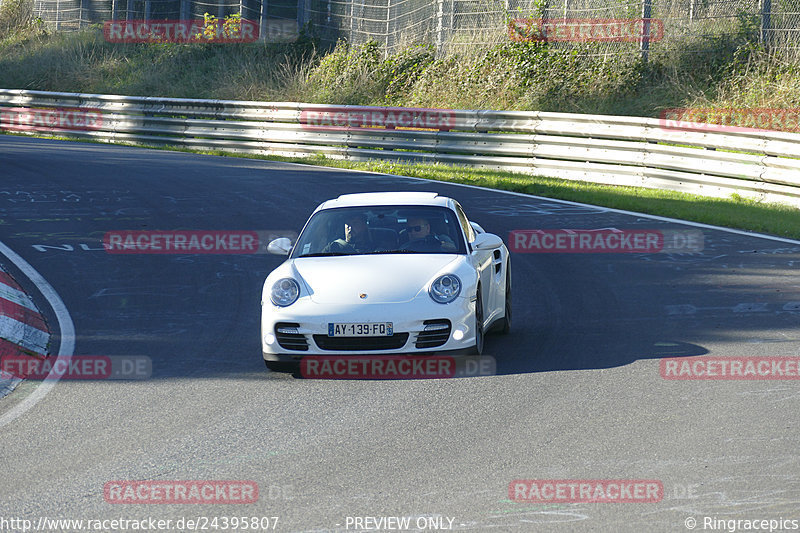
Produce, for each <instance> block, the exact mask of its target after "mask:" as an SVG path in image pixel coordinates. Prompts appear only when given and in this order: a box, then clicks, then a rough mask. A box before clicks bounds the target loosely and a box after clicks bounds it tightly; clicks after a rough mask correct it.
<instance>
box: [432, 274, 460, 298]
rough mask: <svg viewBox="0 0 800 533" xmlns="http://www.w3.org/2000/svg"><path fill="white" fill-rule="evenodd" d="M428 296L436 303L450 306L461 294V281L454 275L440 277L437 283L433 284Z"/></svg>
mask: <svg viewBox="0 0 800 533" xmlns="http://www.w3.org/2000/svg"><path fill="white" fill-rule="evenodd" d="M428 294H430V295H431V298H433V301H434V302H436V303H440V304H449V303H450V302H452V301H453V300H455V299H456V298H457V297H458V295H459V294H461V280H460V279H458V276H455V275H453V274H445V275H444V276H439V277H438V278H436V281H434V282H433V283H431V288H430V290H428Z"/></svg>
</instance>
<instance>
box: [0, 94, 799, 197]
mask: <svg viewBox="0 0 800 533" xmlns="http://www.w3.org/2000/svg"><path fill="white" fill-rule="evenodd" d="M0 129H4V130H7V131H18V132H32V133H50V134H57V135H69V136H76V137H83V138H91V139H97V140H102V141H107V142H133V143H143V144H148V145H169V146H184V147H188V148H193V149H201V150H224V151H229V152H240V153H249V154H262V155H282V156H310V155H314V154H324V155H326V156H328V157H331V158H338V159H350V160H359V161H361V160H368V159H385V160H400V161H414V162H430V163H434V162H436V163H450V164H460V165H468V166H475V167H484V168H492V169H503V170H513V171H518V172H525V173H529V174H537V175H543V176H551V177H558V178H565V179H574V180H584V181H591V182H596V183H604V184H610V185H630V186H641V187H650V188H660V189H671V190H678V191H683V192H688V193H694V194H700V195H705V196H716V197H726V196H730V195H731V194H734V193H737V194H739V195H741V196H743V197H749V198H754V199H758V200H764V201H770V202H780V203H785V204H790V205H793V206H797V207H800V134H794V133H785V132H765V131H760V130H748V131H706V130H702V129H700V130H698V129H697V128H695V129H689V128H685V127H680V126H677V125H671V126H668V125H667V124H665V122H664V120H659V119H650V118H636V117H620V116H606V115H579V114H569V113H545V112H538V111H475V110H447V109H409V108H390V107H360V106H330V105H320V104H301V103H294V102H278V103H270V102H243V101H225V100H194V99H179V98H154V97H135V96H115V95H99V94H73V93H53V92H43V91H25V90H8V89H0ZM732 150H735V151H732Z"/></svg>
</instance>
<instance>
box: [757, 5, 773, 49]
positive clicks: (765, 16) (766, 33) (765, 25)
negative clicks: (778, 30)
mask: <svg viewBox="0 0 800 533" xmlns="http://www.w3.org/2000/svg"><path fill="white" fill-rule="evenodd" d="M760 4H761V34H760V36H759V37H760V40H761V44H762V45H764V46H765V47H769V41H770V30H771V29H772V28H771V27H770V26H771V24H772V21H771V20H770V16H771V15H772V0H761V2H760Z"/></svg>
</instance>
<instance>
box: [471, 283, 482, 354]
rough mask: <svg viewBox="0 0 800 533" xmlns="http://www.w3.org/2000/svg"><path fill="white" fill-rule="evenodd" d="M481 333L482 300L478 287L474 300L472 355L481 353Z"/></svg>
mask: <svg viewBox="0 0 800 533" xmlns="http://www.w3.org/2000/svg"><path fill="white" fill-rule="evenodd" d="M483 333H484V332H483V298H482V297H481V288H480V287H478V295H477V297H476V298H475V347H474V348H473V350H472V351H473V354H474V355H481V354H482V353H483V337H484V334H483Z"/></svg>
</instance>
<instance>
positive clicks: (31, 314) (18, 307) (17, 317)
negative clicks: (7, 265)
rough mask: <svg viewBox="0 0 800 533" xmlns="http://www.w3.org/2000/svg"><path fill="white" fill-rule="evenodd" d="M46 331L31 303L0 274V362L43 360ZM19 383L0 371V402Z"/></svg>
mask: <svg viewBox="0 0 800 533" xmlns="http://www.w3.org/2000/svg"><path fill="white" fill-rule="evenodd" d="M49 342H50V330H49V328H48V327H47V322H46V321H45V319H44V317H43V316H42V315H41V313H39V310H38V309H37V308H36V305H34V303H33V300H32V299H31V297H30V296H28V295H27V294H26V293H25V291H24V290H23V289H22V287H20V286H19V284H18V283H17V282H16V281H14V278H12V277H11V276H10V275H9V274H8V273H7V272H5V271H3V270H0V358H4V357H6V356H9V355H12V356H16V355H29V356H31V357H46V355H47V348H48V343H49ZM20 381H22V379H21V378H20V377H18V376H14V375H13V374H9V373H7V372H4V371H3V370H0V398H2V397H3V396H6V395H8V394H10V393H11V391H13V390H14V388H15V387H16V386H17V385H18V384H19V383H20Z"/></svg>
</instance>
